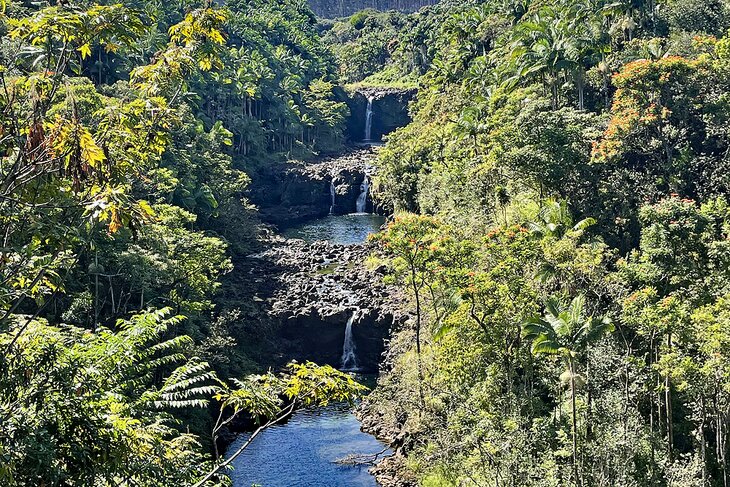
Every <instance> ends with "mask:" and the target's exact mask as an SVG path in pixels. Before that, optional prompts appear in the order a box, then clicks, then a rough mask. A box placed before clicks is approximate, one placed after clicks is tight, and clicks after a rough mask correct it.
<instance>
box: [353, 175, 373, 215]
mask: <svg viewBox="0 0 730 487" xmlns="http://www.w3.org/2000/svg"><path fill="white" fill-rule="evenodd" d="M369 189H370V180H369V179H368V175H367V174H366V175H365V179H363V180H362V184H360V194H359V195H358V197H357V201H356V202H355V212H357V213H365V209H366V207H367V203H368V191H369Z"/></svg>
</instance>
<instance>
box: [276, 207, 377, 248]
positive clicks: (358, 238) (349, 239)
mask: <svg viewBox="0 0 730 487" xmlns="http://www.w3.org/2000/svg"><path fill="white" fill-rule="evenodd" d="M383 223H385V217H382V216H379V215H372V214H370V213H352V214H350V215H330V216H327V217H324V218H319V219H317V220H315V221H311V222H306V223H302V224H299V225H295V226H292V227H289V228H287V229H285V230H284V231H283V232H282V234H283V235H284V236H285V237H288V238H300V239H302V240H305V241H307V242H314V241H316V240H327V241H329V242H332V243H336V244H343V245H351V244H358V243H363V242H364V241H365V240H366V239H367V237H368V234H370V233H375V232H377V231H378V230H380V227H381V226H382V225H383Z"/></svg>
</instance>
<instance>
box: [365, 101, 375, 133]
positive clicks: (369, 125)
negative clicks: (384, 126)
mask: <svg viewBox="0 0 730 487" xmlns="http://www.w3.org/2000/svg"><path fill="white" fill-rule="evenodd" d="M374 100H375V98H373V97H372V96H369V97H368V107H367V109H366V110H365V140H364V141H365V142H370V139H371V136H372V129H373V101H374Z"/></svg>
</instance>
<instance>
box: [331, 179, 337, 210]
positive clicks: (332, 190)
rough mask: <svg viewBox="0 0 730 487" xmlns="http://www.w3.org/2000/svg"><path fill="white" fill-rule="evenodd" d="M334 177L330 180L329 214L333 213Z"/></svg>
mask: <svg viewBox="0 0 730 487" xmlns="http://www.w3.org/2000/svg"><path fill="white" fill-rule="evenodd" d="M335 193H336V191H335V179H334V178H332V181H330V215H334V213H335Z"/></svg>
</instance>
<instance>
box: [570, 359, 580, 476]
mask: <svg viewBox="0 0 730 487" xmlns="http://www.w3.org/2000/svg"><path fill="white" fill-rule="evenodd" d="M568 368H569V370H570V403H571V409H572V412H573V415H572V418H571V420H572V423H573V481H574V482H575V485H580V481H579V480H578V421H577V416H576V406H575V367H574V366H573V360H572V359H571V360H570V361H569V362H568Z"/></svg>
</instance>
